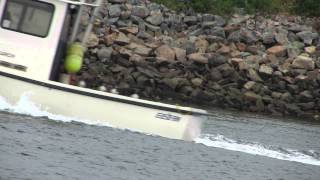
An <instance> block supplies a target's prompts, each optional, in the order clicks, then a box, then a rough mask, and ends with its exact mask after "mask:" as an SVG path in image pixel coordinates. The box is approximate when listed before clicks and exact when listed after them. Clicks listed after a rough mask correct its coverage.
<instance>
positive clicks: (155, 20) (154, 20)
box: [146, 12, 163, 26]
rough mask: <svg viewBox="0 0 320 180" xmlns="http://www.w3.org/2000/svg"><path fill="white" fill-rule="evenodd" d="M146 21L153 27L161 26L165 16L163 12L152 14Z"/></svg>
mask: <svg viewBox="0 0 320 180" xmlns="http://www.w3.org/2000/svg"><path fill="white" fill-rule="evenodd" d="M146 21H147V22H148V23H150V24H153V25H156V26H158V25H160V24H161V23H162V21H163V16H162V13H161V12H156V13H152V14H151V15H150V16H149V17H147V19H146Z"/></svg>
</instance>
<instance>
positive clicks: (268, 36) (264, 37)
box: [262, 30, 276, 44]
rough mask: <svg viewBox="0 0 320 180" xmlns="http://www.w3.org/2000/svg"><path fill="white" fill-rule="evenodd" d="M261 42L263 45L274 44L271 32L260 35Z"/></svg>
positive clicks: (273, 36)
mask: <svg viewBox="0 0 320 180" xmlns="http://www.w3.org/2000/svg"><path fill="white" fill-rule="evenodd" d="M262 41H263V43H264V44H273V43H275V42H276V41H275V35H274V32H273V31H270V30H269V31H265V32H264V33H263V34H262Z"/></svg>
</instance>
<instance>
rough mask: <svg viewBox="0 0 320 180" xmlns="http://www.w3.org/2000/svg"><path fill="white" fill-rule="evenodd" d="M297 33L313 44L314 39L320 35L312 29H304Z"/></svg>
mask: <svg viewBox="0 0 320 180" xmlns="http://www.w3.org/2000/svg"><path fill="white" fill-rule="evenodd" d="M297 35H298V36H299V38H300V39H301V40H303V42H304V43H305V44H307V45H312V41H313V40H314V39H316V38H317V37H318V36H319V35H318V34H317V33H313V32H311V31H302V32H299V33H297Z"/></svg>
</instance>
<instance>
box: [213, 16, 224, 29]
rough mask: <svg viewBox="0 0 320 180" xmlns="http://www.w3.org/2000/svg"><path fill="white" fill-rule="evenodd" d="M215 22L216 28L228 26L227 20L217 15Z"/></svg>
mask: <svg viewBox="0 0 320 180" xmlns="http://www.w3.org/2000/svg"><path fill="white" fill-rule="evenodd" d="M214 20H215V22H216V26H220V27H223V26H224V25H225V24H226V20H225V19H224V18H223V17H221V16H218V15H215V16H214Z"/></svg>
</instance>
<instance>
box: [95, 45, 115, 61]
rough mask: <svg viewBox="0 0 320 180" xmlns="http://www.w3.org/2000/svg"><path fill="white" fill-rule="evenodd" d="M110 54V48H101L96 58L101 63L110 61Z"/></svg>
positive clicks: (111, 50)
mask: <svg viewBox="0 0 320 180" xmlns="http://www.w3.org/2000/svg"><path fill="white" fill-rule="evenodd" d="M112 52H113V49H112V48H111V47H103V48H101V49H99V50H98V52H97V56H98V58H99V59H100V60H101V61H102V62H105V61H108V60H110V59H111V55H112Z"/></svg>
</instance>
